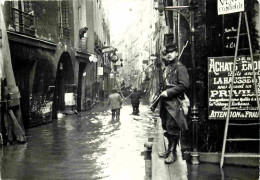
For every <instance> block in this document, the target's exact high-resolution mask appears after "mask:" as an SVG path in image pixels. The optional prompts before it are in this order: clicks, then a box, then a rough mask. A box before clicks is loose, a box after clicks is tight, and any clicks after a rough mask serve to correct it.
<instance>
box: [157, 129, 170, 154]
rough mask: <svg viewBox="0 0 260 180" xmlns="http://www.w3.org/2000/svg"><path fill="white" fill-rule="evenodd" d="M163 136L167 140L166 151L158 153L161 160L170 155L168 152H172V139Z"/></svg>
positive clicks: (168, 136) (166, 134) (165, 134)
mask: <svg viewBox="0 0 260 180" xmlns="http://www.w3.org/2000/svg"><path fill="white" fill-rule="evenodd" d="M164 136H165V137H166V138H167V140H168V146H167V149H166V151H165V152H159V153H158V155H159V157H162V158H167V157H168V155H169V154H170V152H172V149H173V140H172V138H171V137H170V135H169V134H168V133H164Z"/></svg>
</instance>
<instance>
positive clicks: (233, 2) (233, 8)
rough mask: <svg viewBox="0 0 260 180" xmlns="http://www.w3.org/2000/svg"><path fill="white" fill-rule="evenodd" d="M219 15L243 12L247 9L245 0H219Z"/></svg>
mask: <svg viewBox="0 0 260 180" xmlns="http://www.w3.org/2000/svg"><path fill="white" fill-rule="evenodd" d="M217 1H218V15H222V14H230V13H236V12H242V11H244V10H245V2H244V0H217Z"/></svg>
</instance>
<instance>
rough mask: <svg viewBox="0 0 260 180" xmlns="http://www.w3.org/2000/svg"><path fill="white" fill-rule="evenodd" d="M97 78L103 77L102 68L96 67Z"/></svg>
mask: <svg viewBox="0 0 260 180" xmlns="http://www.w3.org/2000/svg"><path fill="white" fill-rule="evenodd" d="M97 74H98V76H103V67H98V72H97Z"/></svg>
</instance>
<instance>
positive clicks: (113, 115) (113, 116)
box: [112, 109, 116, 121]
mask: <svg viewBox="0 0 260 180" xmlns="http://www.w3.org/2000/svg"><path fill="white" fill-rule="evenodd" d="M115 113H116V112H115V109H112V121H114V119H115Z"/></svg>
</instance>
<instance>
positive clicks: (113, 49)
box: [102, 46, 116, 53]
mask: <svg viewBox="0 0 260 180" xmlns="http://www.w3.org/2000/svg"><path fill="white" fill-rule="evenodd" d="M114 51H116V48H114V47H112V46H111V47H108V48H106V49H102V53H111V52H114Z"/></svg>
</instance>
